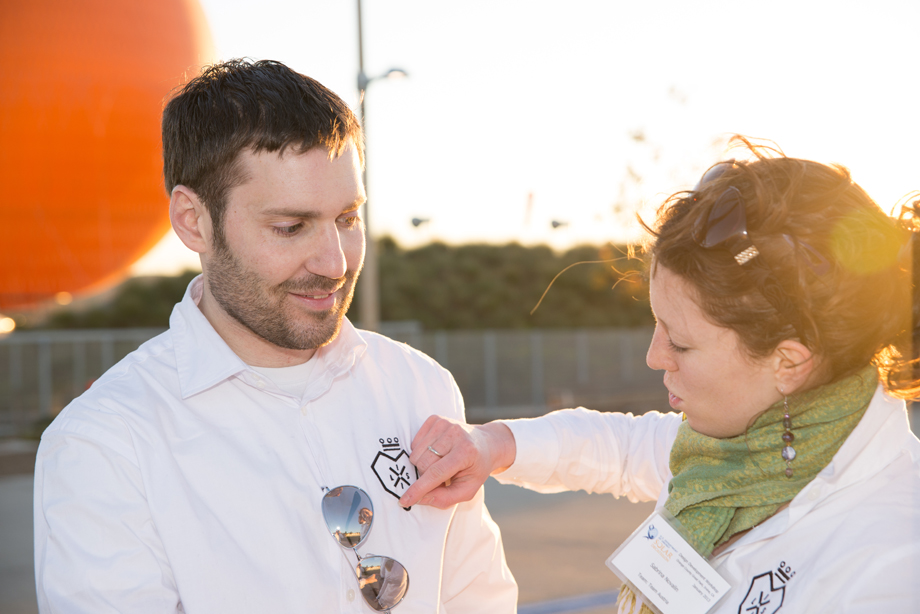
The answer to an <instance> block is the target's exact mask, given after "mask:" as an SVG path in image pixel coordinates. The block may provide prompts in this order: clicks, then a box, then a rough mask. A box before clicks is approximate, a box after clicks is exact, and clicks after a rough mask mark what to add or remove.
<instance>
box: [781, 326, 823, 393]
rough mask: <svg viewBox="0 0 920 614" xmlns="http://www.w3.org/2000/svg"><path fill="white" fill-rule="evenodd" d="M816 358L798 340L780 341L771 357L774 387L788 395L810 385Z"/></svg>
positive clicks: (815, 372) (814, 371) (815, 370)
mask: <svg viewBox="0 0 920 614" xmlns="http://www.w3.org/2000/svg"><path fill="white" fill-rule="evenodd" d="M816 360H817V357H816V356H815V355H814V353H812V351H811V350H810V349H808V348H807V347H805V346H804V345H802V344H801V343H799V342H798V341H794V340H792V339H786V340H784V341H781V342H780V344H779V345H778V346H776V349H775V350H774V351H773V357H772V361H773V372H774V377H775V379H776V389H777V390H779V391H781V392H782V393H783V394H785V395H789V394H793V393H794V392H798V391H799V390H802V389H807V388H808V387H810V386H809V385H808V384H810V383H811V381H812V379H813V376H815V375H817V372H818V365H816V364H815V362H816Z"/></svg>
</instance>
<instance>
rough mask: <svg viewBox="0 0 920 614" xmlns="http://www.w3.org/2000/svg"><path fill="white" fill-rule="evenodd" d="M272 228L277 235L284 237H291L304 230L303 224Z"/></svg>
mask: <svg viewBox="0 0 920 614" xmlns="http://www.w3.org/2000/svg"><path fill="white" fill-rule="evenodd" d="M272 228H273V229H274V231H275V233H276V234H279V235H281V236H283V237H290V236H292V235H295V234H297V233H298V232H299V231H300V229H301V228H303V224H292V225H290V226H273V227H272Z"/></svg>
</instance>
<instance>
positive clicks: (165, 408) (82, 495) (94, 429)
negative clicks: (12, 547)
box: [35, 278, 517, 614]
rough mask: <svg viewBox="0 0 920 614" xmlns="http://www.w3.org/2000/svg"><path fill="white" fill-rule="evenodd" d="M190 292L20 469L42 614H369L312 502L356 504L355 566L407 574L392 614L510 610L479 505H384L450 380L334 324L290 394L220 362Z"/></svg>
mask: <svg viewBox="0 0 920 614" xmlns="http://www.w3.org/2000/svg"><path fill="white" fill-rule="evenodd" d="M200 295H201V280H200V278H198V279H196V280H195V281H193V282H192V284H191V285H190V286H189V290H188V291H187V292H186V296H185V298H184V299H183V300H182V302H181V303H180V304H178V305H177V306H176V308H175V310H174V311H173V314H172V317H171V318H170V329H169V331H167V332H166V333H164V334H162V335H160V336H158V337H156V338H154V339H152V340H150V341H149V342H147V343H145V344H144V345H142V346H141V347H140V348H139V349H138V350H137V351H135V352H133V353H132V354H130V355H129V356H127V357H126V358H125V359H124V360H122V361H121V362H119V363H118V364H117V365H115V366H114V367H112V369H110V370H109V371H108V372H107V373H106V374H105V375H103V376H102V377H101V378H100V379H99V380H98V381H97V382H96V383H95V384H94V385H93V386H92V388H91V389H90V390H88V391H87V392H86V393H84V394H83V395H82V396H81V397H79V398H78V399H76V400H74V401H73V402H72V403H71V404H70V405H68V406H67V407H66V408H65V409H64V410H63V411H62V412H61V414H60V415H59V416H58V417H57V418H56V419H55V420H54V422H53V423H52V425H51V426H50V427H49V428H48V429H47V430H46V431H45V433H44V435H43V436H42V442H41V446H40V448H39V452H38V458H37V462H36V469H35V575H36V584H37V590H38V603H39V610H40V611H41V612H45V613H50V612H68V613H70V612H86V613H93V614H99V613H102V612H123V613H126V614H127V613H131V614H135V613H148V612H149V613H153V612H157V613H168V612H186V613H188V614H193V613H218V612H219V613H221V614H232V613H236V612H239V613H244V612H245V613H251V612H277V613H279V614H280V613H290V612H317V613H319V612H322V613H324V614H325V613H329V612H355V613H362V614H364V613H366V612H370V611H372V610H371V609H370V608H369V607H368V605H367V604H366V603H365V602H364V599H363V597H362V596H361V594H360V593H359V592H358V590H357V588H358V586H357V581H356V578H355V575H354V571H353V569H354V564H355V562H356V558H355V554H354V553H353V552H352V551H351V550H346V549H344V548H343V547H342V546H340V545H339V543H338V542H337V541H336V540H335V539H334V538H333V537H332V535H331V534H330V532H329V530H328V529H327V527H326V524H325V522H324V519H323V515H322V512H321V507H320V505H321V499H322V496H323V490H322V489H323V487H327V488H334V487H336V486H340V485H354V486H358V487H360V488H362V489H364V490H365V491H366V492H367V493H368V494H369V496H370V498H371V500H372V502H373V504H374V520H373V526H372V529H371V531H370V535H369V537H368V539H367V541H366V542H364V543H363V544H362V545H361V546H360V547H359V548H358V553H359V554H360V555H362V556H366V555H368V554H377V555H384V556H389V557H391V558H393V559H395V560H397V561H399V562H400V563H402V564H403V565H404V566H405V568H406V569H407V571H408V572H409V589H408V592H407V594H406V597H405V599H404V600H403V602H402V603H400V604H399V605H397V606H396V609H395V612H396V613H397V614H412V613H419V614H420V613H425V614H431V613H433V612H514V611H515V608H516V605H515V604H516V601H517V587H516V585H515V583H514V580H513V578H512V577H511V574H510V572H509V570H508V568H507V565H506V564H505V559H504V555H503V552H502V548H501V538H500V536H499V531H498V527H497V526H496V525H495V523H494V522H493V521H492V519H491V518H490V517H489V514H488V512H487V510H486V508H485V506H484V503H483V495H482V490H481V489H480V492H479V494H478V495H477V496H476V498H474V500H472V501H470V502H468V503H464V504H461V505H458V506H454V507H452V508H450V509H447V510H439V509H434V508H431V507H427V506H415V507H413V508H411V509H410V510H409V511H406V510H404V509H403V508H401V507H400V506H399V505H398V503H397V499H398V497H399V496H401V495H402V493H403V492H404V491H405V489H406V488H407V487H408V485H409V484H411V483H412V482H413V481H414V480H415V479H416V477H417V474H416V470H415V467H413V466H412V465H411V464H410V463H409V462H408V452H409V443H410V442H411V441H412V436H413V435H414V434H415V432H416V431H417V429H418V428H419V427H420V426H421V424H422V422H423V421H424V420H425V419H426V418H427V417H428V415H429V414H431V413H439V414H446V415H450V416H452V417H454V418H458V419H462V417H463V402H462V399H461V397H460V393H459V390H458V389H457V386H456V384H455V383H454V381H453V378H452V377H451V376H450V374H449V373H448V372H447V371H445V370H444V369H442V368H441V367H439V366H438V365H437V364H436V363H435V362H434V361H432V360H431V359H430V358H428V357H427V356H425V355H423V354H421V353H419V352H417V351H415V350H413V349H411V348H409V347H408V346H406V345H403V344H400V343H396V342H394V341H391V340H389V339H387V338H385V337H382V336H379V335H376V334H373V333H367V332H364V331H357V330H356V329H354V327H353V326H352V325H351V324H350V323H348V322H347V321H346V322H344V324H343V327H342V331H341V333H340V334H339V335H338V337H337V338H336V339H335V340H334V341H333V342H332V343H330V344H329V345H327V346H325V347H323V348H321V349H320V350H318V351H317V352H316V354H315V355H314V357H313V358H312V359H311V360H314V361H317V362H316V365H315V367H314V368H313V370H312V372H311V377H310V382H309V384H308V385H307V387H306V390H305V392H304V394H303V396H302V397H301V398H295V397H293V396H291V395H290V394H288V393H285V392H284V391H282V390H281V388H278V387H277V386H275V385H274V383H273V382H272V381H270V380H269V379H266V378H265V377H264V376H263V375H261V374H259V373H257V372H256V371H254V370H253V369H252V368H250V367H249V366H248V365H246V364H245V363H244V362H243V361H242V360H241V359H240V358H239V357H238V356H236V354H234V353H233V352H232V351H231V350H230V348H229V347H228V346H227V345H226V343H225V342H224V341H223V340H222V339H221V337H220V336H219V335H218V334H217V333H216V332H215V331H214V329H213V328H212V327H211V326H210V324H209V323H208V322H207V320H206V319H205V318H204V316H203V315H202V313H201V312H200V311H199V309H198V307H197V304H196V303H197V300H198V299H200Z"/></svg>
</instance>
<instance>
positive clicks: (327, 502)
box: [323, 486, 374, 548]
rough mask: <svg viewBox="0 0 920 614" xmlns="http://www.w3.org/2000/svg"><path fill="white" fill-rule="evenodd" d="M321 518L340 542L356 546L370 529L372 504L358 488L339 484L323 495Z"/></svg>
mask: <svg viewBox="0 0 920 614" xmlns="http://www.w3.org/2000/svg"><path fill="white" fill-rule="evenodd" d="M323 519H325V521H326V527H327V528H328V529H329V532H330V533H332V536H333V537H334V538H335V539H336V540H337V541H338V542H339V543H340V544H342V545H343V546H345V547H346V548H357V547H358V545H359V544H360V543H361V542H363V541H364V539H365V538H366V537H367V534H368V533H369V532H370V530H371V524H372V523H373V521H374V504H373V503H371V498H370V497H369V496H368V495H367V493H366V492H364V491H363V490H361V489H360V488H358V487H356V486H339V487H338V488H333V489H332V490H330V491H329V492H327V493H326V494H325V495H323Z"/></svg>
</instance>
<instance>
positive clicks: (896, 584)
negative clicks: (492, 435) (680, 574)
mask: <svg viewBox="0 0 920 614" xmlns="http://www.w3.org/2000/svg"><path fill="white" fill-rule="evenodd" d="M680 421H681V418H680V416H679V415H678V414H659V413H657V412H650V413H648V414H645V415H642V416H638V417H633V416H631V415H628V414H627V415H624V414H600V413H597V412H591V411H588V410H584V409H578V410H566V411H561V412H555V413H553V414H549V415H548V416H544V417H542V418H536V419H533V420H519V421H509V422H506V424H507V425H508V426H509V427H510V428H511V430H512V432H513V433H514V437H515V441H516V444H517V457H516V460H515V463H514V465H512V466H511V467H510V468H509V469H508V470H507V471H506V472H504V473H502V474H500V475H497V476H495V477H497V478H498V479H499V481H501V482H506V483H515V484H520V485H522V486H527V487H528V488H532V489H534V490H539V491H542V492H558V491H561V490H578V489H585V490H587V491H588V492H609V493H612V494H614V495H615V496H618V497H619V496H626V497H628V498H629V499H630V500H632V501H651V500H655V499H656V498H657V501H658V504H657V508H659V509H660V508H661V507H662V506H663V505H664V503H665V501H666V500H667V496H668V489H667V487H668V482H669V481H670V480H671V477H672V475H671V472H670V468H669V466H668V461H669V458H670V450H671V445H672V444H673V442H674V438H675V437H676V436H677V427H678V426H679V425H680ZM776 453H777V454H779V448H777V452H776ZM710 563H711V564H712V565H713V567H714V568H715V569H716V571H718V573H719V574H720V575H721V576H722V577H723V578H725V579H726V580H728V582H729V583H730V585H731V589H730V591H729V592H728V593H727V594H726V596H725V597H724V598H723V599H722V600H721V601H720V602H719V603H718V604H717V605H716V607H715V608H713V609H712V610H711V612H710V614H729V613H731V614H773V613H775V612H779V613H780V614H793V613H796V614H815V613H820V612H847V613H862V612H864V613H867V614H868V613H872V614H875V613H877V612H897V613H899V614H908V613H909V614H915V613H917V612H920V442H918V441H917V438H916V437H914V435H913V434H912V433H911V432H910V429H909V427H908V423H907V414H906V412H905V409H904V402H903V401H898V400H896V399H893V398H891V397H889V396H887V395H885V394H884V392H883V391H882V390H881V388H879V390H878V391H877V392H876V394H875V396H874V397H873V399H872V402H871V403H870V405H869V408H868V409H867V410H866V413H865V415H864V416H863V418H862V420H861V421H860V422H859V424H858V425H857V426H856V428H855V429H854V430H853V432H852V433H851V434H850V436H849V437H848V438H847V440H846V441H845V442H844V443H843V445H842V446H841V448H840V450H838V451H837V454H836V455H835V456H834V458H833V460H832V461H831V463H830V464H829V465H828V466H827V467H825V468H824V469H823V470H822V471H821V472H820V473H819V474H818V475H817V476H816V477H815V479H814V480H812V482H811V483H809V484H808V485H807V486H806V487H805V488H803V489H802V491H801V492H799V494H798V495H797V496H796V497H795V498H794V499H793V500H792V501H791V502H790V504H789V506H788V507H787V508H785V509H783V510H781V511H780V512H778V513H777V514H775V515H774V516H772V517H771V518H769V519H767V520H765V521H764V522H763V523H761V524H760V525H758V526H756V527H754V528H753V529H751V530H750V531H748V532H747V533H746V534H744V535H743V536H742V537H741V538H739V539H738V540H737V541H736V542H734V543H732V544H731V545H730V546H728V547H727V548H726V549H725V550H724V551H723V552H721V553H720V554H719V555H718V556H715V557H712V558H711V559H710Z"/></svg>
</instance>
